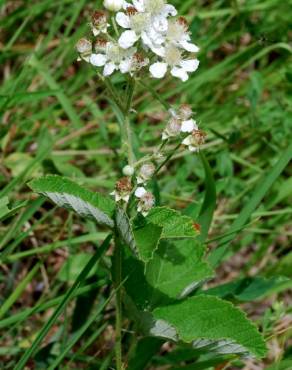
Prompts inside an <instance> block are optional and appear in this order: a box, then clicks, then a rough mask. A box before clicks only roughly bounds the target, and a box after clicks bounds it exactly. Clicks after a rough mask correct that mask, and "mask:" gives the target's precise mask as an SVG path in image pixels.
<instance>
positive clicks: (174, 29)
mask: <svg viewBox="0 0 292 370" xmlns="http://www.w3.org/2000/svg"><path fill="white" fill-rule="evenodd" d="M181 18H182V17H181ZM185 33H186V28H185V25H184V24H183V23H182V21H180V19H176V20H170V21H169V23H168V30H167V38H168V39H169V40H171V41H179V40H181V38H182V37H183V35H184V34H185Z"/></svg>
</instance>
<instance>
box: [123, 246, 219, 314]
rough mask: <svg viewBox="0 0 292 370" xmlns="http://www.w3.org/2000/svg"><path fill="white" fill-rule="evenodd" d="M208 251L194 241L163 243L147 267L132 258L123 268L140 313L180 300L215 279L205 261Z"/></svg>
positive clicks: (131, 295)
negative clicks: (199, 286) (204, 283)
mask: <svg viewBox="0 0 292 370" xmlns="http://www.w3.org/2000/svg"><path fill="white" fill-rule="evenodd" d="M204 252H205V248H204V246H203V245H202V244H200V243H199V242H198V241H196V240H194V239H187V240H176V241H163V242H161V244H160V245H159V248H158V249H157V251H156V252H155V253H154V256H153V258H152V259H151V260H150V261H149V262H148V263H147V264H146V267H145V265H144V264H143V263H142V262H140V261H137V260H135V259H134V258H132V257H129V256H128V257H125V260H124V264H123V273H124V278H125V279H126V282H125V287H126V291H127V292H128V294H129V296H130V297H131V298H132V300H133V301H134V303H135V304H136V305H137V306H138V308H139V309H141V310H144V309H148V310H151V309H153V308H154V307H157V306H158V305H163V304H168V303H169V302H173V301H174V300H175V299H181V298H183V297H185V296H186V295H187V294H189V293H190V292H191V291H193V290H194V289H195V288H196V287H197V286H198V285H199V284H200V283H201V282H202V281H205V280H206V279H208V278H210V277H211V276H213V271H212V269H211V268H210V267H209V265H208V264H207V262H205V261H204V259H203V258H204Z"/></svg>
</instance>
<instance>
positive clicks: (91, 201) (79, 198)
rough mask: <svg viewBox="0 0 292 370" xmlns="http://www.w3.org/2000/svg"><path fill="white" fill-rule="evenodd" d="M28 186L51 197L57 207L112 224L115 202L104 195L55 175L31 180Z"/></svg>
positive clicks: (98, 221) (103, 223)
mask: <svg viewBox="0 0 292 370" xmlns="http://www.w3.org/2000/svg"><path fill="white" fill-rule="evenodd" d="M29 186H30V188H31V189H32V190H33V191H35V192H36V193H39V194H42V195H44V196H46V197H48V198H49V199H51V200H52V201H53V202H54V203H56V204H57V205H58V206H59V207H64V208H68V209H71V210H74V211H75V212H76V213H78V214H79V215H80V216H83V217H89V218H93V219H94V220H95V221H96V222H97V223H99V224H101V225H107V226H109V227H113V226H114V222H113V220H112V217H113V213H114V209H115V203H114V201H113V200H112V199H110V198H108V197H106V196H104V195H101V194H99V193H94V192H92V191H89V190H87V189H84V188H83V187H81V186H80V185H78V184H76V183H75V182H73V181H71V180H69V179H67V178H64V177H60V176H55V175H49V176H45V177H42V178H39V179H36V180H33V181H31V182H30V183H29Z"/></svg>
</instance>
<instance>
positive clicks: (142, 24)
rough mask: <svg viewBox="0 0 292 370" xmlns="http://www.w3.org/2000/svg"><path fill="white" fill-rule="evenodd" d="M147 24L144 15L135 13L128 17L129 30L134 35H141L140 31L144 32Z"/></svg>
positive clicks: (146, 18)
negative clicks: (131, 30)
mask: <svg viewBox="0 0 292 370" xmlns="http://www.w3.org/2000/svg"><path fill="white" fill-rule="evenodd" d="M148 22H149V17H148V15H147V14H145V13H135V14H133V15H131V16H130V23H131V28H132V29H133V30H134V31H135V32H136V33H141V32H142V31H144V30H145V28H146V26H147V24H148Z"/></svg>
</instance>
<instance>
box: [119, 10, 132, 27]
mask: <svg viewBox="0 0 292 370" xmlns="http://www.w3.org/2000/svg"><path fill="white" fill-rule="evenodd" d="M116 21H117V24H118V25H119V26H121V27H123V28H131V24H130V17H129V16H128V15H126V14H125V13H122V12H119V13H117V15H116Z"/></svg>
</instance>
